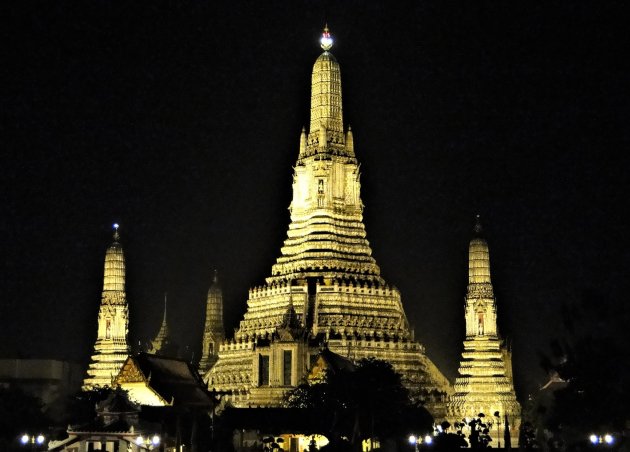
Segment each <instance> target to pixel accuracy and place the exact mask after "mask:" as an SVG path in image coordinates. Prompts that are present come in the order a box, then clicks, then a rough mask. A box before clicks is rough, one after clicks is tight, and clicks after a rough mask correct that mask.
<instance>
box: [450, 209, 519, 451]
mask: <svg viewBox="0 0 630 452" xmlns="http://www.w3.org/2000/svg"><path fill="white" fill-rule="evenodd" d="M474 231H475V236H474V238H473V239H472V240H471V241H470V246H469V252H468V292H467V294H466V301H465V316H466V339H465V340H464V352H463V353H462V360H461V363H460V366H459V376H458V377H457V379H456V380H455V387H454V389H455V393H454V394H453V395H452V396H451V398H450V400H449V403H448V405H447V411H448V417H449V419H452V420H453V421H461V419H464V418H469V419H470V418H474V417H477V415H478V414H479V413H484V414H485V415H486V417H488V418H490V419H492V417H493V416H495V413H496V412H497V411H498V412H499V419H497V422H500V423H501V424H505V417H506V416H507V418H508V420H509V425H510V426H511V428H512V433H513V438H515V439H516V438H517V437H518V428H519V426H520V417H521V406H520V404H519V403H518V401H517V400H516V394H515V392H514V383H513V379H512V359H511V351H510V350H509V349H508V348H507V347H506V346H505V344H504V342H503V341H502V339H501V336H500V335H499V331H498V329H497V303H496V299H495V297H494V290H493V287H492V281H491V279H490V252H489V248H488V243H487V242H486V240H485V239H484V238H483V237H482V227H481V222H480V221H479V216H477V223H476V225H475V230H474ZM498 430H499V429H496V430H495V429H491V434H492V435H493V436H494V434H495V433H496V432H498ZM497 439H498V441H499V442H500V441H501V440H502V439H503V438H502V436H501V435H499V438H495V441H496V440H497ZM515 439H514V440H513V441H512V445H515V444H516V440H515ZM494 444H496V442H493V445H494Z"/></svg>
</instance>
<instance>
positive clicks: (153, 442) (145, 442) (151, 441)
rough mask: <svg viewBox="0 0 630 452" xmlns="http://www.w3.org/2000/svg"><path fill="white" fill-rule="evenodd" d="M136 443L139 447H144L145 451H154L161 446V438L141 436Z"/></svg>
mask: <svg viewBox="0 0 630 452" xmlns="http://www.w3.org/2000/svg"><path fill="white" fill-rule="evenodd" d="M135 443H136V445H137V446H140V447H144V448H145V449H148V450H153V449H154V448H156V447H158V446H159V445H160V436H159V435H153V436H151V435H149V436H147V437H146V438H145V437H144V436H142V435H139V436H138V437H137V438H136V440H135Z"/></svg>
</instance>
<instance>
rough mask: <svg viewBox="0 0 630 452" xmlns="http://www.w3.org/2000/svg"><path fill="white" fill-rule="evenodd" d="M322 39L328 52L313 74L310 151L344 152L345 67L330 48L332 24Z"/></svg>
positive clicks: (316, 62) (323, 47)
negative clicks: (341, 68)
mask: <svg viewBox="0 0 630 452" xmlns="http://www.w3.org/2000/svg"><path fill="white" fill-rule="evenodd" d="M320 43H321V47H322V49H324V52H323V53H322V54H321V55H320V56H319V58H317V60H316V61H315V64H314V65H313V73H312V75H311V124H310V128H309V134H308V140H307V143H308V151H307V154H313V153H331V152H333V153H342V154H344V153H345V146H344V133H343V107H342V100H341V71H340V69H339V63H337V59H336V58H335V57H334V56H333V54H332V53H330V52H329V50H330V49H331V48H332V45H333V40H332V37H331V36H330V32H329V30H328V26H326V27H325V28H324V32H323V34H322V38H321V40H320ZM309 151H310V152H309Z"/></svg>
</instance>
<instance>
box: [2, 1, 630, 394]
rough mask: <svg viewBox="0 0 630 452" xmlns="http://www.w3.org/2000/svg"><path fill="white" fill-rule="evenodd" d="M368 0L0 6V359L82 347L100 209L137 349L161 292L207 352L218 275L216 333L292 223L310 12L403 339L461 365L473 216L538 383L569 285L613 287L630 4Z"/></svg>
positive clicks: (94, 299)
mask: <svg viewBox="0 0 630 452" xmlns="http://www.w3.org/2000/svg"><path fill="white" fill-rule="evenodd" d="M385 3H386V2H382V3H379V2H359V1H343V2H317V1H286V2H269V1H265V2H260V1H248V2H243V1H236V2H232V1H230V2H227V1H225V2H215V1H207V2H206V1H181V2H166V1H152V2H148V1H147V2H142V1H140V2H126V1H104V0H101V1H88V2H84V1H77V2H67V1H47V2H41V3H29V2H15V4H3V6H1V7H0V8H2V11H1V12H0V17H2V22H3V23H2V26H0V33H1V36H2V42H3V44H2V48H3V50H2V65H1V69H0V74H1V83H0V85H1V87H0V90H1V95H0V99H1V100H0V102H1V103H2V106H1V112H0V115H1V121H0V137H1V144H0V146H1V149H2V152H1V159H2V160H1V172H0V174H1V177H0V181H1V185H2V196H1V198H0V199H1V203H0V208H1V214H0V236H1V240H2V252H1V254H0V256H1V257H0V263H1V265H2V267H1V273H2V277H1V280H0V319H1V320H0V321H1V322H2V327H1V328H0V356H2V357H51V358H60V359H68V360H72V361H77V362H81V363H87V360H88V359H89V355H90V352H91V350H92V347H93V344H94V340H95V336H96V320H97V313H98V307H99V302H100V292H101V289H102V271H103V269H102V266H103V258H104V253H105V250H106V247H107V246H108V244H109V243H110V241H111V232H112V231H111V225H112V224H113V223H114V222H118V223H120V225H121V228H120V234H121V237H122V243H123V247H124V249H125V254H126V260H127V297H128V302H129V306H130V338H131V342H132V343H133V344H137V343H138V341H139V340H140V341H146V340H147V339H149V338H150V337H152V336H153V335H154V334H155V333H156V332H157V330H158V328H159V324H160V322H161V318H162V306H163V294H164V292H168V298H169V314H168V318H169V322H170V325H171V329H172V331H173V333H174V335H175V338H176V340H177V341H178V342H179V343H180V344H182V346H185V345H188V346H190V347H192V348H193V349H194V350H196V352H197V353H198V352H199V348H200V340H201V331H202V326H203V319H204V312H205V299H206V292H207V290H208V287H209V285H210V282H211V278H212V269H214V268H218V269H219V271H220V277H221V280H222V284H223V288H224V302H225V323H226V330H227V331H228V333H229V334H230V335H231V332H232V331H233V329H234V327H236V326H237V324H238V321H239V320H240V318H241V317H242V315H243V313H244V311H245V303H246V300H247V290H248V288H250V287H253V286H257V285H261V284H262V283H263V282H264V278H265V277H266V276H268V275H269V273H270V270H271V265H272V264H273V263H274V262H275V258H276V257H277V256H278V254H279V250H280V246H281V244H282V241H283V240H284V238H285V236H286V230H287V226H288V222H289V212H288V210H287V208H288V206H289V203H290V199H291V181H292V165H294V164H295V160H296V157H297V153H298V146H299V134H300V130H301V128H302V126H304V125H307V126H308V120H309V102H310V72H311V68H312V65H313V63H314V61H315V59H316V58H317V56H318V55H319V54H320V52H321V49H320V48H319V43H318V39H319V35H320V33H321V29H322V27H323V24H324V23H325V22H326V21H327V22H328V25H329V27H330V29H331V32H332V34H333V37H334V39H335V41H336V43H335V46H334V47H333V49H332V52H333V53H334V54H335V56H336V57H337V59H338V61H339V63H340V65H341V75H342V86H343V96H344V122H345V123H346V125H347V124H348V123H349V124H351V125H352V130H353V132H354V139H355V150H356V154H357V158H358V159H359V161H360V162H361V171H362V178H361V180H362V199H363V202H364V203H365V206H366V207H365V211H364V220H365V224H366V228H367V233H368V239H369V241H370V243H371V245H372V249H373V252H374V256H375V257H376V260H377V262H378V264H379V265H380V267H381V270H382V274H383V277H384V278H385V279H386V281H388V282H389V283H390V284H393V285H395V286H397V287H398V288H399V289H400V291H401V293H402V299H403V304H404V307H405V310H406V312H407V315H408V317H409V320H410V322H411V323H412V324H413V326H414V328H415V332H416V338H417V339H418V340H420V341H421V342H422V343H423V344H425V346H426V348H427V353H428V355H429V356H430V357H431V358H432V359H433V360H434V361H435V362H436V364H437V365H438V366H439V367H440V369H441V370H442V371H443V372H444V373H445V374H446V375H447V376H449V377H451V378H453V377H454V376H455V375H456V372H457V365H458V360H459V356H460V353H461V351H462V344H461V341H462V340H463V335H464V318H463V301H464V296H465V293H466V284H467V275H468V274H467V248H468V241H469V240H470V238H471V233H472V227H473V224H474V216H475V214H477V213H479V214H481V216H482V220H483V223H484V226H485V231H486V237H487V239H488V242H489V245H490V253H491V264H492V272H493V282H494V288H495V293H496V296H497V302H498V314H499V328H500V330H501V332H502V334H503V335H504V336H507V337H509V338H510V340H511V341H512V344H513V350H514V371H515V380H516V381H515V382H516V387H517V392H518V394H519V397H520V398H521V400H524V398H525V396H526V394H527V393H528V392H530V391H533V390H535V389H536V388H537V387H538V386H539V385H540V384H542V383H544V380H545V373H544V372H543V370H542V368H541V367H540V365H539V357H538V355H539V353H541V352H546V351H547V350H548V349H549V343H550V340H551V339H552V338H553V337H555V335H557V334H558V333H559V331H560V328H559V327H558V325H559V324H560V316H559V312H560V307H561V305H562V304H563V303H565V302H567V301H571V300H576V299H580V298H581V297H582V296H583V294H584V293H585V291H595V293H597V294H598V296H601V297H604V298H607V299H610V300H613V301H614V303H618V304H619V305H625V304H626V303H627V294H628V290H629V289H630V287H629V279H630V278H629V277H628V269H629V268H630V254H629V251H628V250H629V243H628V242H629V240H628V234H629V232H628V231H629V230H630V229H629V227H628V222H627V221H626V219H625V216H626V214H627V210H628V202H627V199H626V198H627V194H628V189H629V188H630V187H629V185H630V184H629V183H628V176H627V172H628V163H629V159H628V156H627V155H628V150H629V145H630V132H629V130H630V129H629V127H628V123H629V120H630V102H629V101H630V89H629V84H630V77H629V75H630V64H629V59H630V58H629V55H630V48H628V46H627V45H626V44H625V42H624V39H625V38H627V26H626V24H624V23H622V21H621V18H622V17H623V16H624V15H627V13H628V11H627V10H628V9H629V8H628V7H626V6H625V5H624V2H554V3H555V5H554V6H550V5H543V4H536V2H480V1H475V2H461V3H454V2H443V1H416V2H392V4H394V5H395V6H390V5H388V6H386V5H385ZM388 3H389V2H388ZM625 312H626V313H627V312H628V310H627V309H626V310H625ZM629 320H630V319H629ZM620 335H621V332H620ZM625 337H626V338H627V333H626V336H625ZM620 340H621V337H620Z"/></svg>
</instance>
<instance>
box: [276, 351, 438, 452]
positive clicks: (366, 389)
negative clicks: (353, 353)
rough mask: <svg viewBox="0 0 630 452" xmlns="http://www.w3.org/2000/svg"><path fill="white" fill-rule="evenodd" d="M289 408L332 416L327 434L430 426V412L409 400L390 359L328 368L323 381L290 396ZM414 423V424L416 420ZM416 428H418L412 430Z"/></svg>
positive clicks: (393, 432) (356, 435)
mask: <svg viewBox="0 0 630 452" xmlns="http://www.w3.org/2000/svg"><path fill="white" fill-rule="evenodd" d="M286 405H287V406H288V407H291V408H307V409H310V410H314V411H316V412H317V413H318V415H320V416H325V417H326V418H328V419H330V420H331V422H330V429H329V431H328V432H322V433H324V434H326V436H328V437H329V438H331V437H332V438H341V437H347V438H351V439H352V442H353V443H356V442H357V440H359V439H365V438H370V437H378V438H392V437H405V436H406V435H407V434H409V432H410V431H416V432H428V431H430V430H431V424H432V419H431V416H430V415H429V414H428V412H426V410H424V409H418V408H415V409H416V411H415V413H414V414H410V413H412V412H413V411H414V407H413V406H412V404H411V401H410V398H409V393H408V391H407V389H406V388H405V387H404V386H403V384H402V381H401V377H400V374H398V373H396V372H395V371H394V369H393V367H392V366H391V364H389V363H388V362H386V361H382V360H378V359H374V358H369V359H362V360H361V361H359V362H358V363H357V366H356V368H355V369H354V370H339V371H337V372H327V373H326V378H325V381H324V382H322V383H317V384H312V385H309V384H303V385H300V386H299V387H297V388H296V389H295V390H293V391H291V392H290V393H289V394H288V396H287V398H286ZM414 423H415V426H413V427H412V424H414ZM410 428H414V430H410Z"/></svg>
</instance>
